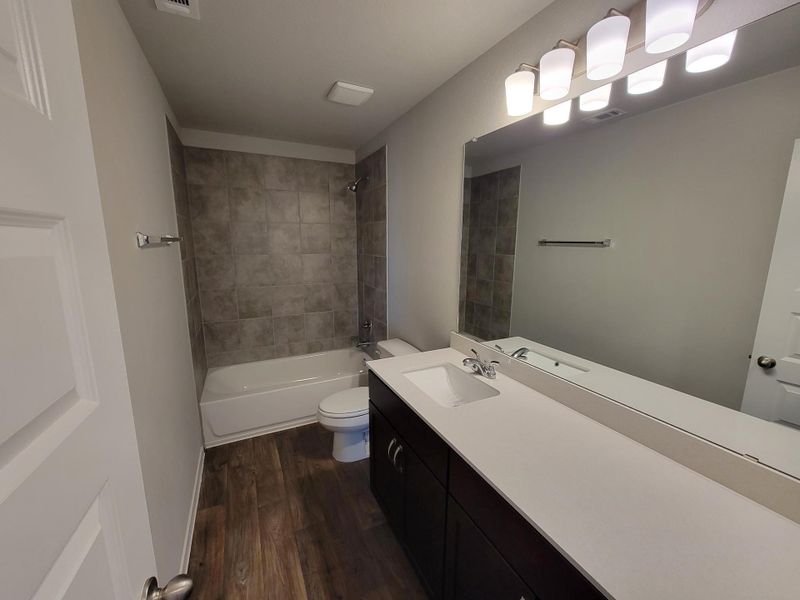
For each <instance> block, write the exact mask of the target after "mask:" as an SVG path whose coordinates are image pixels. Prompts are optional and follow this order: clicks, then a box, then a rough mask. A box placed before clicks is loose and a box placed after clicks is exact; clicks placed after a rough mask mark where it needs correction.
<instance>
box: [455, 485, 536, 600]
mask: <svg viewBox="0 0 800 600" xmlns="http://www.w3.org/2000/svg"><path fill="white" fill-rule="evenodd" d="M445 572H446V576H445V579H446V581H445V591H444V598H445V599H446V600H487V599H488V598H498V599H506V598H507V599H508V600H535V598H536V596H535V595H534V593H533V591H532V590H531V589H530V588H529V587H528V586H527V585H525V583H524V582H523V581H522V579H520V577H519V576H518V575H517V574H516V572H515V571H514V569H512V568H511V566H510V565H509V564H508V563H507V562H506V561H505V559H504V558H503V557H502V555H501V554H500V553H499V552H498V551H497V549H496V548H495V547H494V546H493V545H492V543H491V542H490V541H489V539H488V538H487V537H486V536H485V535H483V533H482V532H481V530H480V529H479V528H478V526H477V525H475V523H474V522H473V521H472V519H470V518H469V517H468V516H467V513H465V512H464V511H463V510H462V509H461V507H459V506H458V503H457V502H456V501H455V500H453V499H452V498H451V499H450V502H449V503H448V505H447V553H446V563H445Z"/></svg>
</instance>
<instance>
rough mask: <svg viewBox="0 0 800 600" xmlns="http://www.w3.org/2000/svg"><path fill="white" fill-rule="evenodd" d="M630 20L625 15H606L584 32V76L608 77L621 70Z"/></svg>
mask: <svg viewBox="0 0 800 600" xmlns="http://www.w3.org/2000/svg"><path fill="white" fill-rule="evenodd" d="M630 30H631V20H630V19H629V18H628V17H625V16H615V17H607V18H605V19H603V20H602V21H599V22H597V23H595V24H594V25H592V28H591V29H590V30H589V31H588V32H587V33H586V77H588V78H589V79H591V80H593V81H598V80H600V79H608V78H609V77H613V76H614V75H616V74H617V73H619V72H620V71H622V65H623V64H624V62H625V53H626V51H627V50H628V34H629V33H630Z"/></svg>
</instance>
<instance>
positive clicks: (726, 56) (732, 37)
mask: <svg viewBox="0 0 800 600" xmlns="http://www.w3.org/2000/svg"><path fill="white" fill-rule="evenodd" d="M736 33H737V31H736V30H733V31H731V32H730V33H726V34H725V35H721V36H720V37H718V38H714V39H713V40H711V41H709V42H706V43H705V44H700V45H699V46H697V47H696V48H692V49H690V50H689V51H688V52H686V70H687V71H689V73H705V72H706V71H712V70H714V69H716V68H718V67H721V66H722V65H724V64H725V63H727V62H728V61H729V60H730V59H731V54H733V45H734V44H735V43H736Z"/></svg>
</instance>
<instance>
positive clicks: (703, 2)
mask: <svg viewBox="0 0 800 600" xmlns="http://www.w3.org/2000/svg"><path fill="white" fill-rule="evenodd" d="M712 4H714V0H699V2H698V5H697V16H696V17H695V18H697V19H699V18H700V17H702V16H703V15H704V14H705V13H706V12H707V11H708V9H709V8H711V5H712ZM645 6H646V0H641V1H640V2H639V3H637V4H635V5H634V6H633V7H632V8H631V9H630V10H629V11H627V12H623V11H621V10H618V9H616V8H611V9H609V10H608V12H607V13H606V15H605V17H606V18H607V17H628V18H629V19H630V20H631V36H630V37H629V38H628V47H627V49H626V50H625V54H626V55H627V54H630V53H631V52H633V51H635V50H638V49H639V48H643V47H644V16H645ZM634 33H635V34H636V35H633V34H634ZM553 48H572V49H573V50H575V54H576V57H575V58H576V60H575V70H574V72H573V74H572V78H573V79H577V78H578V77H580V76H582V75H585V74H586V34H583V36H581V38H580V39H579V40H577V41H575V42H570V41H567V40H565V39H560V40H558V42H556V45H555V46H553ZM516 70H517V71H533V72H535V73H538V72H539V66H538V65H533V64H531V63H527V62H523V63H520V65H519V67H517V69H516Z"/></svg>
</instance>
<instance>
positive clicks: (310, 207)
mask: <svg viewBox="0 0 800 600" xmlns="http://www.w3.org/2000/svg"><path fill="white" fill-rule="evenodd" d="M330 206H331V202H330V199H329V197H328V192H327V191H325V192H300V221H302V222H303V223H330V221H331V208H330Z"/></svg>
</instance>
